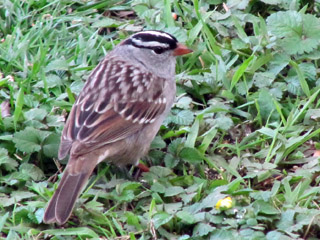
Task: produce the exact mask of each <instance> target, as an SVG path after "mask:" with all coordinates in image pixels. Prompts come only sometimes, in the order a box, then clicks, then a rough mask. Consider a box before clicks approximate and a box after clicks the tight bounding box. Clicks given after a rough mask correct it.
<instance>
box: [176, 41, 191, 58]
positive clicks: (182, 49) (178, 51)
mask: <svg viewBox="0 0 320 240" xmlns="http://www.w3.org/2000/svg"><path fill="white" fill-rule="evenodd" d="M191 52H193V51H192V50H191V49H189V48H187V46H185V45H183V44H181V43H178V44H177V48H176V49H175V50H173V56H181V55H185V54H188V53H191Z"/></svg>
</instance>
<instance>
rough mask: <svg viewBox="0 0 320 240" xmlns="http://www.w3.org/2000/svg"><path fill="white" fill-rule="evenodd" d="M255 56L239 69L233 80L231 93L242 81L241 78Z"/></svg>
mask: <svg viewBox="0 0 320 240" xmlns="http://www.w3.org/2000/svg"><path fill="white" fill-rule="evenodd" d="M253 58H254V56H253V55H251V56H250V57H249V58H248V59H246V60H245V61H244V62H243V63H242V64H241V66H240V67H239V68H238V69H237V71H236V72H235V74H234V75H233V77H232V80H231V86H230V89H229V91H232V89H233V88H234V86H235V85H236V84H237V82H238V81H239V80H240V78H241V77H242V75H243V74H244V72H245V71H246V69H247V68H248V66H249V63H250V62H251V61H252V60H253Z"/></svg>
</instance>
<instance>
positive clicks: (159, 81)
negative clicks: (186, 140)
mask: <svg viewBox="0 0 320 240" xmlns="http://www.w3.org/2000/svg"><path fill="white" fill-rule="evenodd" d="M119 72H121V74H119ZM164 84H165V79H163V78H159V77H155V76H154V75H152V74H151V73H149V72H147V71H144V70H142V69H140V68H139V66H128V65H127V64H126V62H125V61H123V60H121V59H117V58H115V57H112V56H109V57H107V58H105V59H104V60H103V61H102V62H101V63H100V64H99V65H98V66H97V67H96V68H95V69H94V70H93V72H92V73H91V75H90V76H89V78H88V80H87V82H86V84H85V86H84V89H83V90H82V92H81V93H80V95H79V97H78V99H77V101H76V103H75V105H74V106H73V108H72V110H71V113H70V116H69V118H68V120H67V122H66V125H65V127H64V130H63V134H62V137H61V144H60V150H59V157H60V156H66V155H67V154H68V153H69V152H70V149H71V147H72V143H73V142H75V141H77V142H80V143H82V144H77V151H78V152H77V154H82V153H88V152H90V151H92V150H94V149H97V148H100V147H102V146H104V145H106V144H110V143H113V142H116V141H119V140H122V139H125V138H127V137H129V136H131V135H132V134H134V133H136V132H137V131H139V130H140V129H141V128H142V127H143V126H144V125H145V124H150V123H152V122H153V121H154V120H155V119H156V118H157V117H158V116H159V115H161V114H162V113H163V112H164V111H165V109H166V99H165V98H164V93H163V88H164Z"/></svg>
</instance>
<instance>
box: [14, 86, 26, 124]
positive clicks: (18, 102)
mask: <svg viewBox="0 0 320 240" xmlns="http://www.w3.org/2000/svg"><path fill="white" fill-rule="evenodd" d="M23 104H24V90H23V88H20V89H19V92H18V95H17V99H16V102H15V108H14V113H13V124H14V129H15V130H17V122H18V120H19V118H20V116H21V113H22V107H23Z"/></svg>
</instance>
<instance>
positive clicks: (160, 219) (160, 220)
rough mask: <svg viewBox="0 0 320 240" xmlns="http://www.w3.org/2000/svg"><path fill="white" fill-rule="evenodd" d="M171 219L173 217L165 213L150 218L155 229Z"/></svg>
mask: <svg viewBox="0 0 320 240" xmlns="http://www.w3.org/2000/svg"><path fill="white" fill-rule="evenodd" d="M172 218H173V216H172V215H170V214H168V213H166V212H161V213H157V214H155V215H154V216H153V218H152V221H153V224H154V227H155V229H158V228H159V227H160V226H161V225H163V224H166V223H167V222H169V221H170V220H171V219H172Z"/></svg>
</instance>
